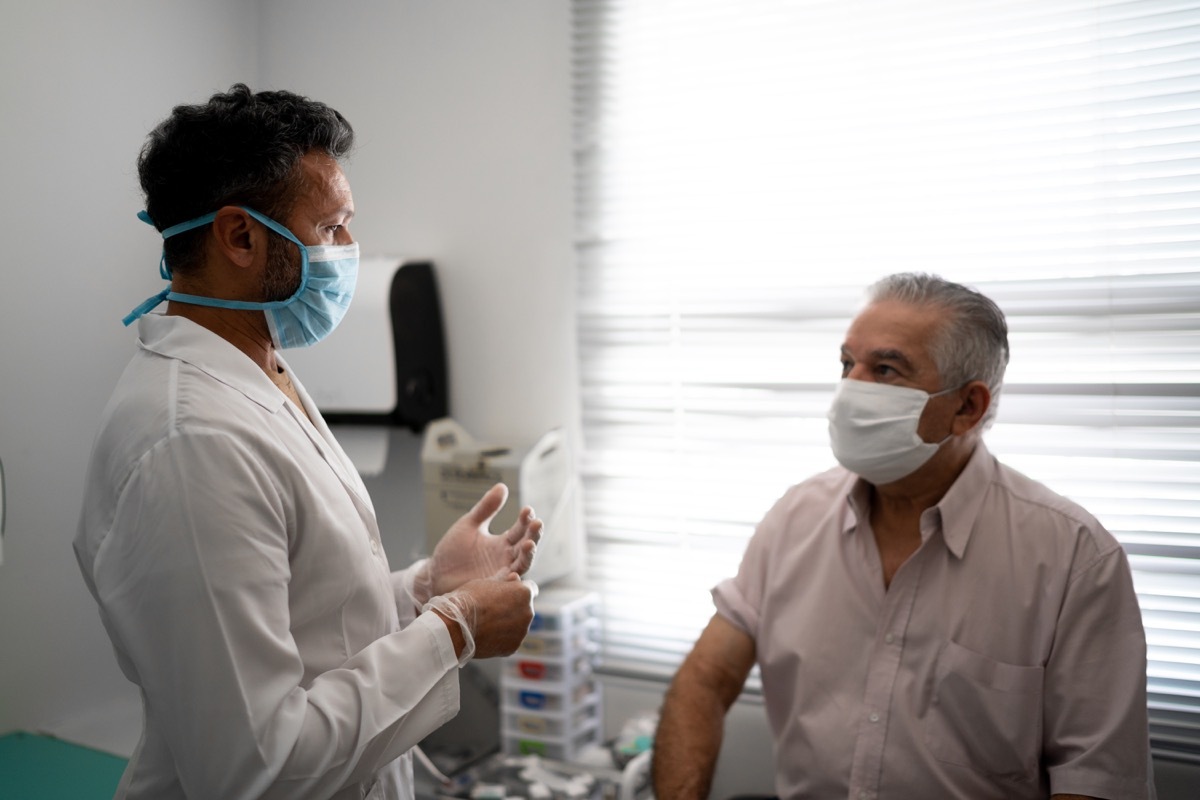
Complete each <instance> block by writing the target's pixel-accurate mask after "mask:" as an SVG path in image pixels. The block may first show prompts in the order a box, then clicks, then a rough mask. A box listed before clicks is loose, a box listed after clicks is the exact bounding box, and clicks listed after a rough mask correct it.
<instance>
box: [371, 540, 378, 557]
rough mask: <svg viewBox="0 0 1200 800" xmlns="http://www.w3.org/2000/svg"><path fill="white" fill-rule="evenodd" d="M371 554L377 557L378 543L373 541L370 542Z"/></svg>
mask: <svg viewBox="0 0 1200 800" xmlns="http://www.w3.org/2000/svg"><path fill="white" fill-rule="evenodd" d="M371 553H372V555H379V542H377V541H375V540H374V539H372V540H371Z"/></svg>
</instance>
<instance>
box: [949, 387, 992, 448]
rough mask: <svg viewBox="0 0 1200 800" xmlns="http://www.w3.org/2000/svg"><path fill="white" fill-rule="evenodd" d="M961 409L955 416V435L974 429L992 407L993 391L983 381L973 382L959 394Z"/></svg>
mask: <svg viewBox="0 0 1200 800" xmlns="http://www.w3.org/2000/svg"><path fill="white" fill-rule="evenodd" d="M958 398H959V403H960V405H959V408H958V411H956V412H955V414H954V433H955V434H956V435H960V436H961V435H962V434H964V433H966V432H967V431H969V430H971V429H972V428H974V427H975V426H976V425H978V424H979V421H980V420H981V419H983V415H984V414H986V413H987V410H988V409H989V408H990V407H991V405H992V390H991V389H989V388H988V385H987V384H986V383H984V382H983V381H971V382H970V383H968V384H967V385H966V386H964V387H963V388H962V389H960V390H959V392H958Z"/></svg>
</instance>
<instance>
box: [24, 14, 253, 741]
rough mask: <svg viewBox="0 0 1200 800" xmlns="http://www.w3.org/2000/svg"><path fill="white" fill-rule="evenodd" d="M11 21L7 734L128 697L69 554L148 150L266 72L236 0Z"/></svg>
mask: <svg viewBox="0 0 1200 800" xmlns="http://www.w3.org/2000/svg"><path fill="white" fill-rule="evenodd" d="M4 11H5V13H4V23H3V25H0V109H3V110H2V111H0V114H2V118H3V124H2V125H0V152H2V153H3V159H4V181H3V185H4V191H3V192H0V219H3V220H5V221H6V229H7V230H6V235H5V244H4V255H3V257H2V259H0V265H2V266H0V271H2V274H3V285H2V286H0V459H2V460H3V462H4V469H5V473H6V475H7V479H8V481H7V482H8V508H7V511H8V524H7V532H6V536H5V539H4V545H3V548H4V549H3V556H4V563H3V564H2V565H0V732H4V731H8V730H12V729H14V728H37V727H39V726H41V725H43V724H49V723H52V722H55V721H57V720H60V719H62V718H64V717H66V716H71V715H76V714H78V713H80V712H81V710H83V709H85V708H87V707H89V706H93V705H95V704H102V703H105V702H107V701H109V700H110V699H113V698H119V697H122V696H127V695H128V692H129V690H128V688H127V684H126V682H125V681H124V679H123V678H122V677H121V676H120V674H119V672H118V671H117V668H116V665H115V662H114V660H113V657H112V653H111V650H110V648H109V645H108V640H107V638H106V637H105V635H104V632H103V630H101V628H100V626H99V620H98V618H97V616H96V611H95V609H94V607H93V605H92V602H91V598H90V596H89V595H88V594H87V591H86V590H85V588H84V586H83V582H82V580H81V579H80V576H79V570H78V568H77V567H76V565H75V560H74V556H73V555H72V552H71V546H70V543H71V538H72V536H73V534H74V529H75V524H76V519H77V514H78V510H79V500H80V495H81V491H82V486H83V473H84V465H85V461H86V458H87V455H88V451H89V448H90V445H91V440H92V434H93V430H94V426H95V422H96V420H97V418H98V417H99V414H100V410H101V408H102V407H103V405H104V403H105V401H106V400H107V398H108V395H109V393H110V392H111V390H112V386H113V383H114V381H115V380H116V377H117V374H118V371H119V370H120V369H121V367H122V366H123V365H124V363H125V361H126V360H127V359H128V357H129V353H130V348H131V346H132V343H133V337H132V334H131V333H130V332H129V331H127V330H125V329H124V328H122V327H121V323H120V318H121V317H122V316H123V315H124V314H125V313H126V312H127V311H128V310H129V309H130V308H132V307H133V306H134V305H135V304H137V303H138V302H139V301H140V300H141V299H144V298H145V297H147V296H149V295H150V294H151V293H152V292H154V291H156V290H157V289H156V287H157V286H158V285H159V283H160V281H159V280H158V278H157V276H156V266H155V265H156V262H157V259H158V249H159V245H158V244H157V242H156V241H155V238H156V237H155V236H154V235H153V232H152V231H150V230H149V229H148V228H147V227H146V226H145V225H143V224H142V223H141V222H139V221H138V220H137V219H136V217H135V216H134V214H136V212H137V211H138V210H139V209H140V208H141V199H140V196H139V194H138V191H137V182H136V175H135V170H134V160H135V158H136V156H137V152H138V149H139V147H140V146H141V142H142V140H143V138H144V137H145V134H146V132H147V130H149V128H150V127H151V126H152V125H153V124H154V123H155V122H156V121H157V120H158V119H160V118H161V117H163V116H164V115H165V114H166V113H167V112H168V111H169V110H170V108H171V106H172V105H173V104H175V103H178V102H181V101H194V100H197V99H200V98H203V97H206V96H207V95H208V94H210V93H211V92H212V90H213V89H214V88H216V87H220V86H228V84H229V83H231V82H232V81H234V80H236V79H239V78H244V77H246V76H249V77H250V79H252V80H253V79H254V78H255V77H256V76H257V61H256V58H255V52H256V48H255V46H254V43H255V41H256V39H257V15H256V14H254V13H248V12H247V9H246V7H245V5H244V4H243V3H241V2H239V0H219V1H217V2H206V3H203V4H199V3H189V4H184V3H177V2H163V3H154V2H134V1H133V0H110V2H105V3H91V2H86V0H78V1H77V2H65V1H64V0H45V1H44V2H37V3H8V4H6V6H5V9H4Z"/></svg>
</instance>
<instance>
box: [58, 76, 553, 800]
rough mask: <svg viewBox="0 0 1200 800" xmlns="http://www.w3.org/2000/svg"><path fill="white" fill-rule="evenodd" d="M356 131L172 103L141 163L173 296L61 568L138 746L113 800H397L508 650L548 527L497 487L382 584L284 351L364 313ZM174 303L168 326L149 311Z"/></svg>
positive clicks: (357, 485) (359, 487)
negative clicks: (354, 298)
mask: <svg viewBox="0 0 1200 800" xmlns="http://www.w3.org/2000/svg"><path fill="white" fill-rule="evenodd" d="M352 143H353V131H352V129H351V127H350V125H349V123H347V122H346V120H345V119H344V118H343V117H342V116H341V115H340V114H339V113H338V112H336V111H334V110H333V109H331V108H329V107H328V106H326V105H324V104H322V103H318V102H314V101H311V100H308V99H307V98H304V97H300V96H297V95H294V94H291V93H288V92H260V93H257V94H255V93H252V92H251V91H250V90H249V89H248V88H247V87H245V86H244V85H241V84H239V85H235V86H233V87H232V88H231V89H230V91H229V92H228V93H225V94H217V95H214V96H213V97H212V98H211V99H210V100H209V101H208V102H207V103H205V104H203V105H195V106H179V107H177V108H175V109H174V111H173V112H172V114H171V115H170V116H169V117H168V118H167V119H166V120H165V121H163V122H162V123H161V124H160V125H159V126H158V127H157V128H155V129H154V130H153V131H152V132H151V134H150V136H149V139H148V141H147V143H146V144H145V146H144V148H143V150H142V153H141V157H140V159H139V161H138V172H139V177H140V179H141V185H142V189H143V190H144V192H145V195H146V211H145V212H144V214H143V218H144V219H145V220H146V221H148V222H150V223H151V224H153V225H154V226H155V227H156V228H157V229H158V230H159V231H161V232H162V235H163V238H164V248H163V251H164V255H163V262H162V264H161V265H160V270H161V271H162V274H163V277H165V278H168V279H169V280H170V281H171V284H170V286H169V288H168V289H166V290H164V291H163V292H161V293H159V294H158V295H156V296H154V297H152V298H151V299H150V300H148V301H146V302H145V303H143V304H142V305H141V306H140V307H139V308H137V309H135V311H134V312H133V313H131V314H130V316H129V317H128V318H126V324H129V323H130V322H132V321H133V320H134V319H137V322H138V349H137V352H136V353H135V354H134V356H133V359H132V360H131V361H130V363H129V365H128V367H127V368H126V369H125V372H124V374H122V376H121V378H120V380H119V381H118V383H117V386H116V389H115V391H114V392H113V396H112V399H111V400H110V402H109V404H108V406H107V408H106V409H105V411H104V414H103V417H102V420H101V424H100V430H99V433H98V436H97V439H96V442H95V446H94V450H93V453H92V458H91V463H90V466H89V470H88V477H87V483H86V489H85V496H84V501H83V510H82V516H81V520H80V523H79V530H78V534H77V536H76V539H75V553H76V556H77V558H78V561H79V565H80V568H81V569H82V572H83V577H84V580H85V581H86V583H87V585H88V588H89V589H90V591H91V592H92V594H93V595H94V596H95V598H96V602H97V603H98V605H99V609H100V616H101V619H102V620H103V623H104V626H105V628H106V629H107V631H108V634H109V637H110V638H111V639H112V643H113V648H114V650H115V652H116V657H117V660H118V662H119V664H120V667H121V669H122V671H123V672H124V673H125V675H126V676H127V677H128V678H129V680H131V681H132V682H133V683H135V684H136V685H137V686H138V687H139V689H140V690H141V694H142V701H143V707H144V720H145V724H144V730H143V733H142V738H141V741H140V743H139V744H138V747H137V750H136V752H135V753H134V755H133V757H132V759H131V760H130V762H129V766H128V768H127V769H126V771H125V775H124V776H123V778H122V781H121V784H120V787H119V789H118V791H117V797H119V798H183V797H189V798H243V797H245V798H249V797H280V798H288V799H289V800H296V798H308V797H313V798H318V797H319V798H328V797H338V798H351V797H352V798H362V797H371V798H411V797H412V796H413V787H412V766H411V762H410V756H409V755H408V752H409V750H410V749H411V748H412V747H413V746H414V745H415V744H417V742H419V741H420V740H421V739H422V738H424V737H425V736H426V735H427V734H429V733H430V732H432V731H433V730H435V729H436V728H438V727H439V726H441V725H442V724H443V723H445V722H446V721H448V720H449V719H451V718H452V717H454V715H455V714H456V713H457V712H458V704H459V695H458V667H460V666H462V665H463V664H464V663H466V661H467V660H468V659H470V658H472V657H474V658H486V657H489V656H500V655H507V654H510V653H512V652H513V651H514V650H515V649H516V647H517V646H518V645H519V644H520V642H521V640H522V639H523V638H524V636H525V633H526V632H527V630H528V628H529V624H530V621H531V620H532V608H531V600H532V596H533V594H534V593H535V592H536V587H533V586H532V584H529V583H527V582H524V581H522V580H521V579H520V577H519V576H520V575H522V574H523V573H524V572H525V571H526V570H527V569H528V568H529V566H530V564H531V562H532V559H533V553H534V549H535V546H536V544H537V541H538V539H539V537H540V536H541V529H542V523H541V521H540V520H538V519H536V518H535V516H534V514H533V511H532V509H529V508H525V509H522V511H521V513H520V515H519V516H518V519H517V522H516V523H514V525H513V526H512V528H510V529H509V530H508V531H507V532H505V533H504V534H502V535H491V534H490V533H489V532H488V523H489V522H490V520H491V519H492V518H493V517H494V516H495V514H496V513H497V512H498V511H499V509H500V508H501V506H502V505H503V504H504V502H505V499H506V497H507V490H506V489H505V488H504V487H503V486H502V485H497V486H496V487H494V488H493V489H492V490H491V491H489V492H488V493H487V494H486V495H485V496H484V497H483V498H482V499H481V500H480V501H479V503H478V505H476V507H475V508H474V509H473V510H471V511H470V512H469V513H468V514H466V515H465V516H464V517H463V518H462V519H460V520H459V521H458V522H457V523H456V524H455V526H454V527H453V528H451V530H450V531H449V532H448V533H447V535H446V537H445V538H444V539H443V540H442V542H441V543H440V544H439V545H438V547H437V549H436V550H435V551H434V553H433V555H432V556H431V557H430V558H429V559H426V560H423V561H420V562H418V563H416V564H414V565H412V566H410V567H409V568H408V569H406V570H403V571H399V572H391V571H390V569H389V567H388V563H387V558H386V556H385V554H384V550H383V546H382V544H381V542H380V534H379V528H378V525H377V523H376V519H375V512H374V509H373V507H372V505H371V499H370V497H368V495H367V491H366V488H365V487H364V485H363V483H362V481H361V480H360V478H359V477H358V475H357V473H356V472H355V470H354V467H353V466H352V465H351V463H350V461H349V460H348V458H347V457H346V455H345V453H344V452H343V451H342V449H341V447H339V446H338V443H337V441H336V440H335V439H334V438H333V436H332V435H331V434H330V432H329V428H328V427H327V426H326V425H325V422H324V421H323V420H322V419H321V415H320V414H319V412H318V411H317V409H316V407H315V406H314V405H313V403H312V400H311V399H310V398H309V396H308V394H307V393H306V392H305V391H304V387H303V385H302V384H301V383H300V381H299V379H298V378H297V377H296V376H295V375H293V374H292V372H291V371H290V370H289V369H288V366H287V362H286V361H285V360H284V358H283V357H282V356H281V355H280V350H281V349H283V348H287V347H296V346H304V345H310V344H315V343H317V342H319V341H320V340H321V339H322V338H323V337H324V336H326V335H327V334H328V333H329V332H330V331H331V330H333V328H334V327H336V325H337V324H338V322H339V320H340V319H341V318H342V315H343V314H344V313H345V310H346V307H347V306H348V305H349V303H350V298H351V295H352V294H353V291H354V283H355V276H356V272H357V265H358V245H357V244H356V243H355V242H354V239H353V237H352V236H351V234H350V230H349V227H348V226H349V223H350V220H351V218H352V217H353V216H354V202H353V199H352V197H351V193H350V187H349V184H348V183H347V181H346V177H345V175H343V173H342V170H341V167H340V166H339V163H338V160H339V159H340V158H342V157H344V156H345V155H346V154H347V153H348V152H349V150H350V148H351V146H352ZM163 300H165V301H166V303H167V305H166V309H165V313H162V314H159V313H154V314H148V313H147V312H148V311H150V310H151V309H152V308H154V307H155V306H157V305H158V304H160V303H161V302H162V301H163Z"/></svg>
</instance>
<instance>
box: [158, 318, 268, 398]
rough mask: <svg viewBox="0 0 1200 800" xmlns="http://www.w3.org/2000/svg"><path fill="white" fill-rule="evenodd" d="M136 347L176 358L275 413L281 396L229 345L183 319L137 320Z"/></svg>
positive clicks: (239, 352) (254, 366) (256, 368)
mask: <svg viewBox="0 0 1200 800" xmlns="http://www.w3.org/2000/svg"><path fill="white" fill-rule="evenodd" d="M138 346H139V347H141V348H142V349H143V350H148V351H150V352H152V353H156V354H158V355H160V356H163V357H165V358H175V359H178V360H180V361H183V362H185V363H187V364H190V365H191V366H193V367H195V368H196V369H198V370H200V371H202V372H204V373H206V374H207V375H209V376H211V377H212V378H213V379H214V380H218V381H220V382H221V383H224V384H225V385H227V386H229V387H231V388H233V389H236V390H237V391H239V392H241V393H242V394H244V395H245V396H246V397H247V398H248V399H250V400H252V401H253V402H255V403H258V404H259V405H260V406H262V407H263V408H265V409H267V410H268V411H272V412H274V411H278V410H279V409H280V408H281V407H282V406H283V403H284V400H285V397H284V395H283V392H281V391H279V390H278V389H276V388H275V385H274V384H273V383H271V379H270V378H269V377H267V375H266V373H265V372H263V371H262V370H261V369H259V367H258V365H257V364H255V363H254V362H253V361H252V360H251V359H250V358H249V357H247V356H246V354H245V353H243V352H242V351H241V350H238V349H237V348H236V347H234V346H233V344H231V343H230V342H228V341H226V340H225V339H223V338H221V337H220V336H218V335H217V334H215V333H213V332H212V331H210V330H209V329H208V328H205V327H204V326H203V325H199V324H197V323H195V322H193V321H192V320H190V319H188V318H186V317H179V316H174V315H171V316H168V315H166V314H146V315H145V316H143V317H141V318H140V319H139V320H138Z"/></svg>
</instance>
